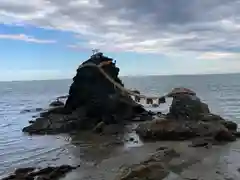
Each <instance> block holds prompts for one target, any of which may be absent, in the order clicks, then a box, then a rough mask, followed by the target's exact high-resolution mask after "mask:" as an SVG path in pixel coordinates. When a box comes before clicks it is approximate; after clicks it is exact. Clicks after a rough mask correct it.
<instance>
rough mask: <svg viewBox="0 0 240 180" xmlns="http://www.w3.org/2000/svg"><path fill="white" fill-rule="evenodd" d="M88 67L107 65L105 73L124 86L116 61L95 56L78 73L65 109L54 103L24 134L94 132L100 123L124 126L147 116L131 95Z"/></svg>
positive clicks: (97, 69)
mask: <svg viewBox="0 0 240 180" xmlns="http://www.w3.org/2000/svg"><path fill="white" fill-rule="evenodd" d="M88 63H92V64H95V65H99V64H103V63H105V65H104V66H102V67H101V68H102V69H103V70H104V72H105V73H106V74H107V75H108V76H110V77H111V78H112V79H113V80H114V81H115V82H116V83H118V84H120V85H121V86H124V85H123V83H122V81H121V80H120V79H119V77H118V73H119V68H117V67H116V64H115V63H114V62H113V59H111V58H108V57H105V56H103V55H102V54H101V53H99V54H97V55H93V56H92V57H91V58H90V59H88V60H87V61H85V62H83V63H82V66H80V67H79V68H78V69H77V74H76V76H75V77H74V78H73V83H72V85H71V86H70V90H69V96H68V99H67V101H66V103H65V104H64V105H63V104H62V103H61V102H58V101H57V102H53V103H52V104H51V106H54V108H52V107H51V108H50V109H49V110H47V111H45V112H42V113H41V114H40V118H38V119H36V121H34V123H32V124H31V125H30V126H28V127H25V128H24V129H23V132H28V133H34V134H42V133H62V132H70V131H75V130H82V129H84V130H85V129H92V128H94V127H95V126H96V125H97V124H98V123H99V122H104V123H105V124H114V123H122V122H123V121H128V120H132V119H133V118H134V117H136V116H138V115H139V114H141V113H144V112H145V109H144V108H143V107H142V106H141V105H139V104H137V103H136V102H135V101H134V100H132V98H131V97H130V96H129V95H127V94H126V93H123V92H122V91H121V90H119V89H118V88H116V87H115V85H114V84H112V83H111V82H110V81H109V80H108V79H107V78H106V77H105V75H104V74H103V73H101V71H100V70H99V68H98V67H96V66H85V67H84V65H86V64H88ZM31 122H33V121H31Z"/></svg>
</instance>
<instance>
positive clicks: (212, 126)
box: [136, 91, 237, 141]
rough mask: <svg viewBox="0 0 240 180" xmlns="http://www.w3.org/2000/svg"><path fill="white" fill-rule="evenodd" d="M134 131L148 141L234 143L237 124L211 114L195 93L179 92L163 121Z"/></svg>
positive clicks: (145, 123)
mask: <svg viewBox="0 0 240 180" xmlns="http://www.w3.org/2000/svg"><path fill="white" fill-rule="evenodd" d="M191 92H192V91H191ZM136 131H137V133H138V134H139V135H140V136H141V137H142V138H143V139H147V140H187V139H194V138H203V139H204V138H206V137H207V138H209V137H210V138H211V139H212V140H213V141H234V140H235V139H236V137H235V135H236V131H237V124H236V123H234V122H232V121H226V120H224V119H223V118H222V117H220V116H219V115H215V114H212V113H211V112H210V110H209V108H208V106H207V104H205V103H203V102H201V100H200V98H198V97H197V96H196V94H195V93H191V94H186V93H183V94H181V93H179V92H178V93H177V94H175V95H174V96H173V102H172V104H171V106H170V110H169V113H168V114H167V116H166V118H161V119H159V120H155V121H151V122H144V123H141V124H140V125H139V126H138V127H137V129H136Z"/></svg>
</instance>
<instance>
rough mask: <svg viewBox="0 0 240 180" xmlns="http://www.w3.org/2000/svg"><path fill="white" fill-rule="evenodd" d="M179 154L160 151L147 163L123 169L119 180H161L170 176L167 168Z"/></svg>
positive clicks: (169, 150)
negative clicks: (167, 164) (166, 165)
mask: <svg viewBox="0 0 240 180" xmlns="http://www.w3.org/2000/svg"><path fill="white" fill-rule="evenodd" d="M178 156H179V154H178V153H177V152H176V151H175V150H174V149H169V148H166V149H159V150H158V151H157V152H155V153H154V154H152V155H151V156H150V157H149V158H148V159H146V160H145V161H143V162H141V163H139V164H135V165H132V166H130V167H126V168H125V169H123V171H122V173H121V175H120V177H119V178H117V179H119V180H133V179H136V180H146V179H150V180H161V179H164V178H166V177H167V176H168V174H169V169H167V168H166V167H165V164H166V163H168V162H169V161H170V160H171V159H173V158H174V157H178Z"/></svg>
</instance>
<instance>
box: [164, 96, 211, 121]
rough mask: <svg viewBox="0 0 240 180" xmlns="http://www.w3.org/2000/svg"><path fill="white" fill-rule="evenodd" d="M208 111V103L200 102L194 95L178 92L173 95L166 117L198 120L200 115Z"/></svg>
mask: <svg viewBox="0 0 240 180" xmlns="http://www.w3.org/2000/svg"><path fill="white" fill-rule="evenodd" d="M209 113H210V110H209V108H208V105H207V104H206V103H203V102H201V100H200V99H199V98H198V97H197V96H196V95H189V94H179V95H178V96H175V97H173V102H172V105H171V107H170V109H169V114H168V117H169V118H174V119H182V120H199V118H201V116H202V115H206V114H209Z"/></svg>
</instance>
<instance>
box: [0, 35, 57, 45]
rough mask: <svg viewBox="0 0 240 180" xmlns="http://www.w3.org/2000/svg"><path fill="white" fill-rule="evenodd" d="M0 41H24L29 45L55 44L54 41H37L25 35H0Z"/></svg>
mask: <svg viewBox="0 0 240 180" xmlns="http://www.w3.org/2000/svg"><path fill="white" fill-rule="evenodd" d="M0 39H11V40H18V41H25V42H31V43H37V44H52V43H56V41H55V40H46V39H37V38H34V37H32V36H28V35H25V34H0Z"/></svg>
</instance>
